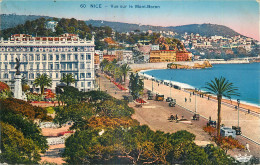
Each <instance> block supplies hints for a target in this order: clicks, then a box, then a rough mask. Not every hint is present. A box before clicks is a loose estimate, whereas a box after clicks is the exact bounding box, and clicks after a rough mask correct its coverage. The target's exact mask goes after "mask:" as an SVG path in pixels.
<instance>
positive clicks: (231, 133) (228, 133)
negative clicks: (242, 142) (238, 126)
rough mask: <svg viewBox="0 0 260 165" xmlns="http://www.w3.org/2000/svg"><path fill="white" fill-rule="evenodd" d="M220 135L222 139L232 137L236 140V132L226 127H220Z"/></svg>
mask: <svg viewBox="0 0 260 165" xmlns="http://www.w3.org/2000/svg"><path fill="white" fill-rule="evenodd" d="M220 135H221V136H223V137H229V136H231V137H233V138H236V130H234V129H232V128H228V127H221V128H220Z"/></svg>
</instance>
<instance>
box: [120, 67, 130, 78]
mask: <svg viewBox="0 0 260 165" xmlns="http://www.w3.org/2000/svg"><path fill="white" fill-rule="evenodd" d="M120 68H121V71H122V73H123V75H124V82H125V79H126V75H127V72H129V71H131V68H130V67H129V66H128V65H127V64H123V65H121V67H120Z"/></svg>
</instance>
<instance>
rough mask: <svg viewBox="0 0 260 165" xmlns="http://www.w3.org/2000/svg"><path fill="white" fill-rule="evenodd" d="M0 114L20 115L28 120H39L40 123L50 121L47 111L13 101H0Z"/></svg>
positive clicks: (17, 100)
mask: <svg viewBox="0 0 260 165" xmlns="http://www.w3.org/2000/svg"><path fill="white" fill-rule="evenodd" d="M0 105H1V108H0V113H1V115H4V114H7V113H10V112H11V113H14V114H21V115H23V116H25V117H27V118H28V119H31V120H34V119H40V120H42V121H51V120H52V117H51V116H48V115H47V111H46V110H45V109H44V108H41V107H36V106H32V105H31V104H29V103H27V102H25V101H23V100H19V99H15V98H8V99H0Z"/></svg>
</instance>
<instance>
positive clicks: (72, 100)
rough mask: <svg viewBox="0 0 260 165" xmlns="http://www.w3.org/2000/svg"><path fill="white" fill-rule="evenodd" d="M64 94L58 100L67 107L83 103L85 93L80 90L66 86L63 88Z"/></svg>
mask: <svg viewBox="0 0 260 165" xmlns="http://www.w3.org/2000/svg"><path fill="white" fill-rule="evenodd" d="M63 90H64V92H63V93H62V94H61V95H60V96H59V97H58V99H59V100H60V101H62V102H64V103H66V104H67V105H72V104H78V103H80V102H81V99H82V97H83V93H82V92H80V91H79V90H78V88H75V87H72V86H66V87H64V88H63Z"/></svg>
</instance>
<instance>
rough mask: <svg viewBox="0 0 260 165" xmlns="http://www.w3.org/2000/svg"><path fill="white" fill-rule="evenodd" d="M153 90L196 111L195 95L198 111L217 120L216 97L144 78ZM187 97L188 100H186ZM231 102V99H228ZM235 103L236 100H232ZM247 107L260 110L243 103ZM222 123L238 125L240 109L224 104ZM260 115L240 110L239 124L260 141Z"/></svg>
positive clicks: (147, 86) (147, 87) (249, 135)
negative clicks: (201, 95) (194, 93)
mask: <svg viewBox="0 0 260 165" xmlns="http://www.w3.org/2000/svg"><path fill="white" fill-rule="evenodd" d="M152 85H153V92H154V93H159V94H163V95H164V97H165V98H166V97H172V98H173V99H176V102H177V104H178V105H180V106H182V107H185V108H186V109H189V110H191V111H193V112H195V97H196V101H197V108H196V112H197V113H198V114H200V115H201V116H203V117H205V118H209V117H211V119H212V120H217V102H216V100H215V99H212V100H208V98H207V97H204V98H201V97H199V96H196V95H192V94H190V93H189V92H185V91H183V90H177V89H174V88H171V87H169V86H166V85H163V84H158V83H156V82H152V81H151V80H144V86H145V88H146V89H149V90H152ZM185 98H186V102H185ZM226 101H227V102H229V103H230V101H229V100H226ZM232 102H233V104H234V105H235V104H236V103H234V101H232ZM241 106H243V107H244V108H246V109H251V110H254V111H257V112H259V108H257V107H253V106H248V105H245V104H243V105H242V104H241V105H240V107H241ZM221 115H222V124H224V125H225V126H228V127H232V126H237V125H238V111H237V110H236V109H235V108H234V107H233V106H230V105H229V104H222V114H221ZM259 117H260V116H259V115H258V116H255V115H252V113H250V114H248V112H243V111H239V126H240V127H241V130H242V134H243V135H245V136H247V137H249V138H251V139H253V140H255V141H257V142H258V143H260V120H259V119H260V118H259Z"/></svg>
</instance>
